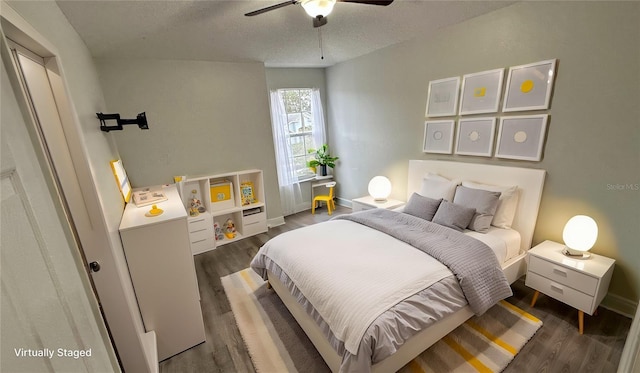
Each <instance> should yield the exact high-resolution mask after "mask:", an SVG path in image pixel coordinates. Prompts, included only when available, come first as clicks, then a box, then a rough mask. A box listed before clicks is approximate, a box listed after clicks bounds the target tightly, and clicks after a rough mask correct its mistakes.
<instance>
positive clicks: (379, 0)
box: [337, 0, 393, 6]
mask: <svg viewBox="0 0 640 373" xmlns="http://www.w3.org/2000/svg"><path fill="white" fill-rule="evenodd" d="M337 1H340V2H342V3H356V4H368V5H381V6H387V5H389V4H391V3H392V2H393V0H337Z"/></svg>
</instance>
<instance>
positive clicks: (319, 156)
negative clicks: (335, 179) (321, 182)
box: [308, 144, 339, 176]
mask: <svg viewBox="0 0 640 373" xmlns="http://www.w3.org/2000/svg"><path fill="white" fill-rule="evenodd" d="M309 153H315V154H314V156H315V158H316V159H312V160H310V161H309V163H308V166H309V167H312V168H318V167H320V173H321V175H322V176H327V166H329V167H331V168H334V167H335V166H336V161H337V160H338V159H339V157H332V156H331V154H329V146H328V145H327V144H323V145H322V146H321V147H320V148H319V149H317V150H316V149H309Z"/></svg>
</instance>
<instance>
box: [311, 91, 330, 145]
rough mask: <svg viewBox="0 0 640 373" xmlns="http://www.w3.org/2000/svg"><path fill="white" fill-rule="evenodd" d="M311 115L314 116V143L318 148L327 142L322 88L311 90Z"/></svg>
mask: <svg viewBox="0 0 640 373" xmlns="http://www.w3.org/2000/svg"><path fill="white" fill-rule="evenodd" d="M311 115H312V116H313V132H312V136H313V145H314V146H315V147H316V148H319V147H321V146H322V144H324V143H326V142H327V137H326V135H325V134H324V110H322V100H321V99H320V90H318V89H317V88H313V89H312V92H311Z"/></svg>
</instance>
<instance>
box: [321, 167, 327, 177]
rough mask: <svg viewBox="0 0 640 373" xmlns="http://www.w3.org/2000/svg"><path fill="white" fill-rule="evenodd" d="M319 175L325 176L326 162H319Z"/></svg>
mask: <svg viewBox="0 0 640 373" xmlns="http://www.w3.org/2000/svg"><path fill="white" fill-rule="evenodd" d="M320 175H322V176H327V165H326V164H321V165H320Z"/></svg>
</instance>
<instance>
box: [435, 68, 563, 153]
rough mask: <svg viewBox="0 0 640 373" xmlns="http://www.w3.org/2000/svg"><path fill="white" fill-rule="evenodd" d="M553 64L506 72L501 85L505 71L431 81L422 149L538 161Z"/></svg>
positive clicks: (543, 138) (545, 120) (550, 88)
mask: <svg viewBox="0 0 640 373" xmlns="http://www.w3.org/2000/svg"><path fill="white" fill-rule="evenodd" d="M556 64H557V60H555V59H553V60H546V61H540V62H535V63H530V64H526V65H520V66H513V67H510V68H509V70H508V74H507V81H506V84H504V76H505V70H506V68H499V69H494V70H487V71H482V72H477V73H472V74H465V75H463V76H462V77H460V76H456V77H450V78H445V79H438V80H432V81H431V82H429V91H428V95H427V107H426V112H425V117H426V120H425V124H424V142H423V149H422V150H423V151H424V152H425V153H439V154H460V155H467V156H478V157H492V156H495V157H496V158H505V159H517V160H524V161H536V162H537V161H540V160H541V159H542V154H543V147H544V140H545V134H546V130H547V123H548V121H549V113H548V109H549V107H550V104H551V94H552V90H553V82H554V79H555V75H556ZM503 86H504V87H503ZM503 95H504V99H503ZM500 105H501V106H502V107H501V108H500ZM536 111H541V112H540V113H536ZM530 112H533V113H530ZM456 121H457V124H458V125H457V126H456ZM496 129H497V131H496ZM496 132H497V134H496ZM494 148H495V153H494Z"/></svg>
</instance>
